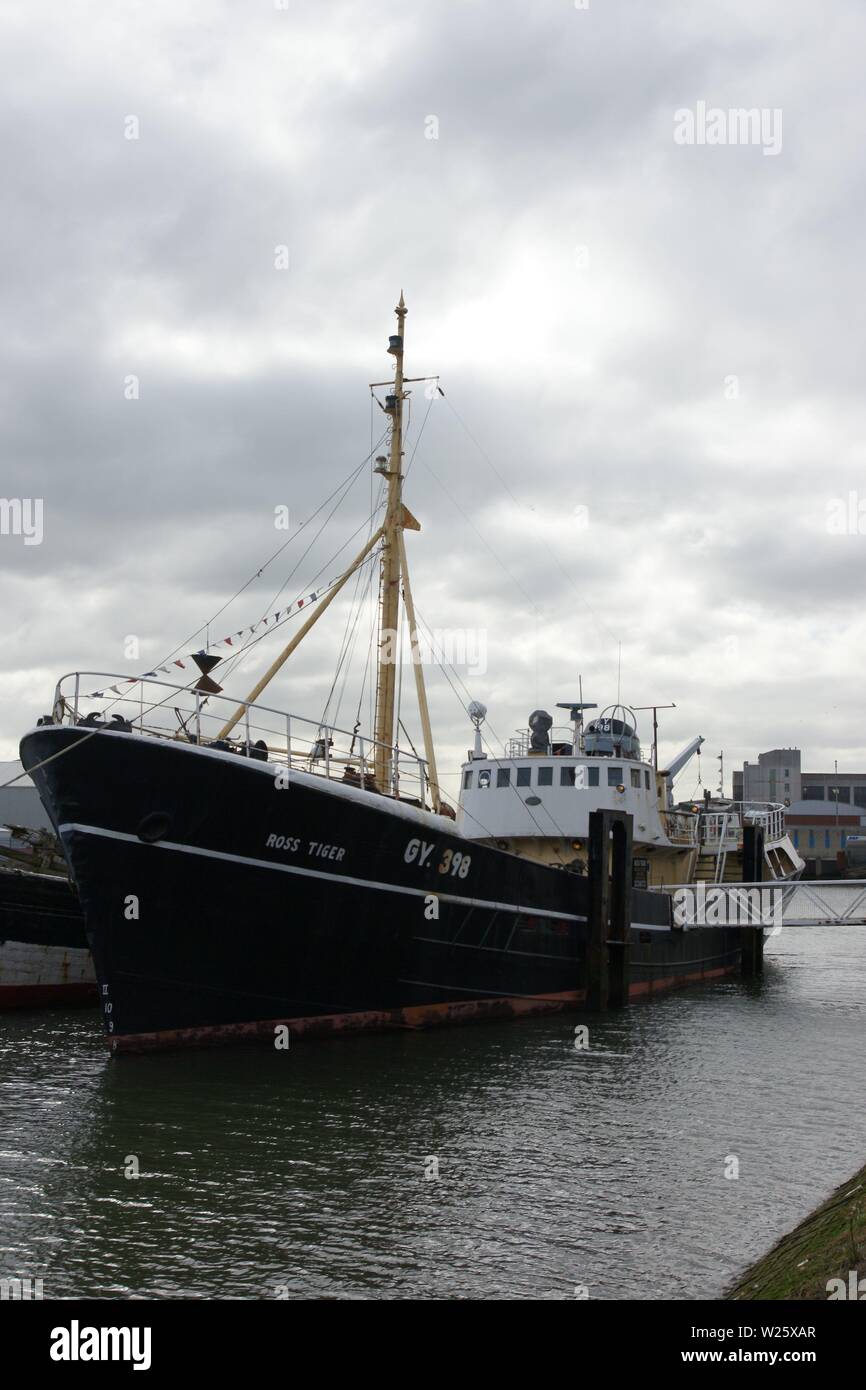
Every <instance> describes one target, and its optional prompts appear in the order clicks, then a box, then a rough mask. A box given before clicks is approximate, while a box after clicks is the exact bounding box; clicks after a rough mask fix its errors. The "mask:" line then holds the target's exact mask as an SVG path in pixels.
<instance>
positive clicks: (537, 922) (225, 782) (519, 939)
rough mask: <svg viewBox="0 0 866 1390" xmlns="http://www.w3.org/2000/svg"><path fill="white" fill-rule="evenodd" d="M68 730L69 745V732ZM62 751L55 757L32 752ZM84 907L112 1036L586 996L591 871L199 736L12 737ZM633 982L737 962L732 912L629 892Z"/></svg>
mask: <svg viewBox="0 0 866 1390" xmlns="http://www.w3.org/2000/svg"><path fill="white" fill-rule="evenodd" d="M74 745H77V746H74ZM61 750H64V751H63V755H62V756H60V757H56V758H54V759H53V760H52V761H51V762H50V763H48V764H47V765H46V766H44V767H39V766H37V765H38V764H40V763H42V762H43V760H44V759H46V758H49V757H51V755H52V754H56V753H59V752H60V751H61ZM21 757H22V761H23V763H24V766H25V767H26V768H27V769H28V770H29V771H31V774H32V776H33V779H34V781H35V782H36V784H37V786H38V788H39V791H40V794H41V796H42V799H43V802H44V804H45V805H46V806H47V808H48V810H49V813H50V814H51V816H52V819H53V821H54V823H55V828H56V830H57V832H58V834H59V836H60V838H61V840H62V842H63V846H64V849H65V852H66V855H67V858H68V860H69V863H70V867H71V871H72V875H73V879H74V882H75V885H76V887H77V889H78V893H79V896H80V900H81V903H82V906H83V910H84V915H85V922H86V929H87V939H88V941H89V944H90V946H91V949H92V951H93V956H94V961H95V966H96V974H97V979H98V981H99V986H100V993H101V1004H102V1008H103V1014H104V1023H105V1029H106V1034H107V1038H108V1041H109V1044H110V1046H111V1048H112V1049H113V1050H121V1049H124V1048H129V1049H140V1048H147V1047H154V1046H173V1045H180V1044H203V1043H208V1042H216V1041H220V1040H229V1041H230V1040H240V1039H244V1038H263V1039H267V1040H269V1041H270V1042H271V1043H273V1041H274V1037H275V1030H276V1029H278V1028H279V1026H280V1025H281V1024H282V1023H287V1024H288V1025H289V1032H290V1033H291V1034H301V1033H306V1032H333V1031H337V1030H342V1029H355V1028H368V1027H373V1028H385V1027H415V1026H425V1025H428V1024H431V1023H436V1022H456V1021H462V1020H464V1019H470V1018H483V1017H502V1016H511V1015H520V1014H530V1013H538V1012H547V1011H554V1010H559V1009H564V1008H573V1007H575V1006H579V1005H580V1004H581V1003H582V1002H583V1000H584V998H585V994H586V949H587V920H586V919H587V908H588V885H587V882H586V880H585V879H584V878H582V877H580V876H578V875H574V874H571V873H568V872H565V871H562V870H557V869H553V868H549V867H547V866H545V865H541V864H537V863H532V862H530V861H528V860H526V859H521V858H518V857H517V856H516V855H512V854H508V853H505V852H502V851H500V850H498V849H494V848H492V847H488V846H485V845H480V844H478V843H477V842H472V841H469V840H467V839H465V838H464V837H462V836H460V835H459V834H457V833H456V828H455V826H454V825H453V823H452V822H449V821H448V820H446V819H444V818H443V817H440V816H434V815H432V814H430V813H428V812H425V811H422V810H420V809H417V808H415V807H412V806H410V805H406V804H405V803H400V802H395V801H393V800H391V799H390V798H386V797H382V796H378V795H377V794H375V793H374V792H371V791H362V790H360V789H358V788H357V787H354V786H344V785H342V784H340V783H336V782H334V781H330V780H328V779H326V778H324V777H319V776H313V775H310V774H306V773H294V772H293V773H292V775H291V780H290V785H289V786H287V787H282V786H279V785H278V784H277V781H276V778H275V774H276V773H277V771H278V769H277V768H275V767H272V766H270V765H269V764H267V763H262V762H255V761H251V760H248V759H247V758H244V757H241V756H239V755H237V754H234V753H232V752H221V751H216V750H213V749H209V748H200V747H196V746H193V745H190V744H187V743H182V742H173V741H169V740H160V739H154V738H149V737H142V736H140V735H138V734H134V733H118V732H114V731H108V730H106V731H100V732H99V733H97V734H96V735H94V736H91V737H88V738H83V736H82V731H81V730H80V729H75V728H69V727H60V726H46V727H43V728H39V729H37V730H35V731H34V732H32V733H31V734H28V735H27V736H26V737H25V738H24V740H23V741H22V744H21ZM632 922H633V926H632V930H631V933H630V946H631V972H630V993H631V995H632V996H633V997H639V996H640V995H646V994H652V993H654V992H655V991H657V990H660V989H669V988H673V987H676V986H678V985H685V984H688V983H691V982H696V981H700V980H703V979H708V978H715V977H718V976H721V975H724V974H727V973H730V972H732V971H733V970H735V969H736V968H737V966H738V964H739V959H740V933H739V931H738V930H737V929H736V928H731V929H724V928H697V929H692V930H689V931H685V932H684V931H680V930H673V929H671V926H670V900H669V899H668V898H667V897H665V896H663V895H661V894H658V893H649V892H644V891H640V890H635V891H634V895H633V904H632Z"/></svg>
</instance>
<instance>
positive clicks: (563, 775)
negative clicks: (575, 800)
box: [559, 767, 574, 787]
mask: <svg viewBox="0 0 866 1390" xmlns="http://www.w3.org/2000/svg"><path fill="white" fill-rule="evenodd" d="M559 785H560V786H561V787H573V786H574V768H573V767H561V768H560V769H559Z"/></svg>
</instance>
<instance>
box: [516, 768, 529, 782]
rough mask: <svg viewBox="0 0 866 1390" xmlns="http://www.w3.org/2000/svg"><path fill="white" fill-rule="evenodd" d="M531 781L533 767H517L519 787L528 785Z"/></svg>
mask: <svg viewBox="0 0 866 1390" xmlns="http://www.w3.org/2000/svg"><path fill="white" fill-rule="evenodd" d="M531 781H532V768H531V767H519V768H518V769H517V785H518V787H528V786H529V784H530V782H531Z"/></svg>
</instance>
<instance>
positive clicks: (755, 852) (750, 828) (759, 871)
mask: <svg viewBox="0 0 866 1390" xmlns="http://www.w3.org/2000/svg"><path fill="white" fill-rule="evenodd" d="M763 877H764V829H763V826H760V825H746V826H744V827H743V882H744V883H761V882H762V880H763ZM762 915H763V914H762V913H761V914H759V916H762ZM740 935H741V937H742V946H741V948H740V967H741V970H742V973H743V975H745V976H746V977H751V976H753V975H760V974H761V972H762V971H763V969H764V928H763V925H762V923H761V921H760V920H759V921H758V923H757V924H756V925H755V926H751V927H741V928H740Z"/></svg>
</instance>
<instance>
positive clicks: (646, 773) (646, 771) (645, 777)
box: [643, 767, 650, 791]
mask: <svg viewBox="0 0 866 1390" xmlns="http://www.w3.org/2000/svg"><path fill="white" fill-rule="evenodd" d="M643 784H644V786H645V787H646V789H647V791H649V789H650V780H649V768H648V767H645V768H644V770H643Z"/></svg>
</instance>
